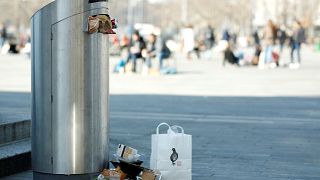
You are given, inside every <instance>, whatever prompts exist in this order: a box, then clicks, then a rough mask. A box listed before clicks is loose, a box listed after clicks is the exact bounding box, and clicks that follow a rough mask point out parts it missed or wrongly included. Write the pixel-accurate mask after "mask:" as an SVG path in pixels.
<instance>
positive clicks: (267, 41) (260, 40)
mask: <svg viewBox="0 0 320 180" xmlns="http://www.w3.org/2000/svg"><path fill="white" fill-rule="evenodd" d="M252 38H253V42H254V45H255V52H254V55H253V58H252V60H251V64H252V65H258V64H259V65H260V64H262V65H263V66H264V65H270V67H277V66H279V62H280V56H281V54H282V52H283V50H284V47H285V46H286V45H287V44H288V45H289V47H290V49H291V51H290V64H289V67H290V68H292V69H296V68H299V67H300V64H301V45H302V44H303V43H305V42H306V33H305V29H304V27H303V25H302V23H301V22H300V21H298V20H296V21H295V22H294V24H293V25H292V27H291V28H287V27H286V26H284V25H282V26H280V27H278V26H276V25H275V24H274V23H273V21H272V20H269V21H268V23H267V25H266V26H265V27H264V28H263V29H262V34H261V33H259V32H258V31H255V32H254V33H253V34H252ZM230 44H231V43H228V45H227V47H226V49H225V51H224V64H225V62H226V61H228V62H230V63H231V64H236V65H239V63H240V61H241V59H242V58H243V54H239V55H236V54H235V53H233V50H232V47H231V45H230ZM276 45H278V46H279V48H278V50H277V49H276Z"/></svg>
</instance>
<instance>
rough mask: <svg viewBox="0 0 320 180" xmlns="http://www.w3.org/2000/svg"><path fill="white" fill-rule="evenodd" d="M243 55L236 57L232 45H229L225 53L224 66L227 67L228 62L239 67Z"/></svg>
mask: <svg viewBox="0 0 320 180" xmlns="http://www.w3.org/2000/svg"><path fill="white" fill-rule="evenodd" d="M241 56H242V55H239V56H236V55H235V54H234V52H233V51H232V48H231V46H230V43H228V45H227V47H226V49H225V51H224V59H223V64H222V65H223V66H225V65H226V62H229V63H230V64H234V65H238V66H239V62H240V60H241V58H242V57H241Z"/></svg>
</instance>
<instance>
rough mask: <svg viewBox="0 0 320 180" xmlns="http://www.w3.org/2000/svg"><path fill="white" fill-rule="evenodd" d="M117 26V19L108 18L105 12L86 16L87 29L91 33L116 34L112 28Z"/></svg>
mask: <svg viewBox="0 0 320 180" xmlns="http://www.w3.org/2000/svg"><path fill="white" fill-rule="evenodd" d="M116 28H117V21H116V20H115V19H110V16H109V15H107V14H99V15H94V16H89V17H88V28H87V31H88V32H89V33H90V34H92V33H96V32H99V33H103V34H116V33H115V32H114V31H113V29H116Z"/></svg>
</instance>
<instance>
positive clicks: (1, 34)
mask: <svg viewBox="0 0 320 180" xmlns="http://www.w3.org/2000/svg"><path fill="white" fill-rule="evenodd" d="M7 38H8V34H7V27H6V26H5V25H0V49H1V48H2V46H3V45H4V44H5V42H6V41H7Z"/></svg>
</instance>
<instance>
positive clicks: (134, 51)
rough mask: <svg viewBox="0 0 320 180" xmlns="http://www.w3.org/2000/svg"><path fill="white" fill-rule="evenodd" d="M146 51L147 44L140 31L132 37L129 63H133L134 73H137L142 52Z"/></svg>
mask: <svg viewBox="0 0 320 180" xmlns="http://www.w3.org/2000/svg"><path fill="white" fill-rule="evenodd" d="M143 49H145V42H144V40H143V38H142V37H141V36H140V34H139V31H135V32H134V33H133V35H132V43H131V46H130V48H129V56H128V59H127V62H129V61H131V63H132V72H136V67H137V59H139V58H143V57H142V54H141V53H142V50H143Z"/></svg>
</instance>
